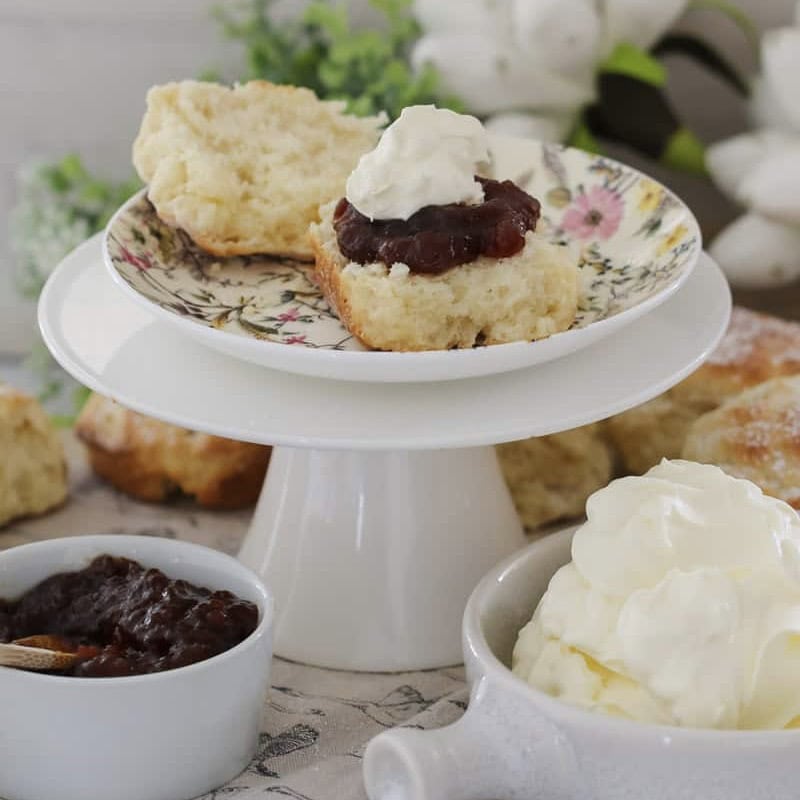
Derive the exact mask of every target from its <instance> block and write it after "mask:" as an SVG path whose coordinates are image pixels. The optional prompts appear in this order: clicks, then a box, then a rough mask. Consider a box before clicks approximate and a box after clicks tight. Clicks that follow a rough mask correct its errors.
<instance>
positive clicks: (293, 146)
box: [133, 81, 383, 259]
mask: <svg viewBox="0 0 800 800" xmlns="http://www.w3.org/2000/svg"><path fill="white" fill-rule="evenodd" d="M343 108H344V105H343V104H342V103H338V102H323V101H320V100H318V99H317V97H316V95H315V94H314V93H313V92H312V91H311V90H310V89H302V88H296V87H293V86H278V85H275V84H272V83H268V82H266V81H250V82H249V83H245V84H240V85H236V86H234V87H233V88H228V87H225V86H222V85H219V84H214V83H202V82H198V81H183V82H180V83H169V84H166V85H164V86H155V87H153V88H152V89H150V91H149V92H148V94H147V111H146V113H145V116H144V119H143V121H142V125H141V129H140V131H139V135H138V136H137V138H136V141H135V142H134V145H133V163H134V166H135V167H136V169H137V171H138V173H139V175H140V177H141V178H142V180H143V181H145V182H146V183H147V184H148V197H149V199H150V201H151V202H152V203H153V205H154V206H155V209H156V212H157V213H158V216H159V217H161V219H163V220H164V221H165V222H166V223H167V224H169V225H172V226H174V227H177V228H182V229H183V230H185V231H186V232H187V233H188V234H189V236H190V237H191V238H192V239H193V240H194V241H195V242H197V244H199V245H200V246H201V247H202V248H203V249H205V250H207V251H209V252H211V253H214V254H216V255H219V256H232V255H242V254H247V253H271V254H278V255H287V256H293V257H295V258H301V259H310V258H311V256H312V253H311V248H310V246H309V244H308V241H307V238H306V234H307V231H308V226H309V224H310V223H311V222H313V221H315V220H316V219H317V211H318V208H319V206H320V205H321V204H322V203H326V202H328V201H329V200H332V199H334V198H335V197H339V196H341V194H342V193H343V191H344V185H345V180H346V178H347V176H348V174H349V173H350V171H351V170H352V169H353V167H354V166H355V165H356V162H357V161H358V159H359V157H360V156H361V155H362V154H363V153H365V152H366V151H368V150H370V149H371V148H372V147H373V146H374V145H375V142H376V141H377V140H378V136H379V126H380V125H381V124H382V122H383V119H382V118H379V117H368V118H359V117H355V116H352V115H349V114H345V113H344V111H343Z"/></svg>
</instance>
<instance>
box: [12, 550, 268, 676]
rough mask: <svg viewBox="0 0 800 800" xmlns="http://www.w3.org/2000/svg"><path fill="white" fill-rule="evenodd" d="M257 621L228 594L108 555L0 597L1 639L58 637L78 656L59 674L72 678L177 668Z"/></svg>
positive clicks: (248, 606)
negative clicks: (19, 593)
mask: <svg viewBox="0 0 800 800" xmlns="http://www.w3.org/2000/svg"><path fill="white" fill-rule="evenodd" d="M257 624H258V609H257V608H256V606H255V605H254V604H253V603H250V602H248V601H246V600H241V599H240V598H238V597H236V595H234V594H231V593H230V592H226V591H211V590H210V589H204V588H202V587H200V586H194V585H192V584H191V583H188V582H187V581H182V580H172V579H171V578H168V577H167V576H166V575H164V573H163V572H161V571H160V570H157V569H147V568H145V567H143V566H142V565H141V564H139V563H137V562H136V561H131V560H129V559H127V558H117V557H114V556H108V555H103V556H98V557H97V558H95V559H94V561H92V563H91V564H89V566H88V567H86V568H85V569H82V570H80V571H78V572H63V573H59V574H57V575H52V576H51V577H49V578H47V579H46V580H44V581H42V582H41V583H40V584H38V585H37V586H35V587H34V588H33V589H30V590H29V591H28V592H26V593H25V594H24V595H22V596H21V597H20V598H19V599H17V600H13V601H9V600H2V599H0V641H2V642H10V641H11V640H13V639H21V638H24V637H26V636H33V635H36V634H51V635H54V636H57V637H59V638H60V639H62V640H63V642H64V649H67V650H68V651H69V652H76V653H77V654H78V656H79V658H80V659H82V660H80V661H78V663H77V664H76V665H75V666H73V667H71V668H70V669H68V670H65V671H64V672H61V673H59V674H63V675H74V676H78V677H93V678H111V677H119V676H123V675H141V674H145V673H148V672H162V671H164V670H168V669H175V668H176V667H183V666H186V665H187V664H193V663H195V662H197V661H203V660H205V659H207V658H211V657H212V656H215V655H217V654H218V653H222V652H224V651H225V650H229V649H230V648H231V647H234V646H235V645H237V644H238V643H239V642H241V641H242V640H243V639H245V638H246V637H247V636H249V635H250V634H251V633H252V632H253V631H254V630H255V628H256V626H257Z"/></svg>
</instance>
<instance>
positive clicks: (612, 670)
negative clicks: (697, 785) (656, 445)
mask: <svg viewBox="0 0 800 800" xmlns="http://www.w3.org/2000/svg"><path fill="white" fill-rule="evenodd" d="M586 511H587V522H586V523H585V524H584V525H583V526H582V527H581V528H580V529H579V530H578V531H577V532H576V534H575V538H574V540H573V543H572V561H571V562H570V563H569V564H567V565H566V566H564V567H562V568H561V569H560V570H559V571H558V572H557V573H556V574H555V575H554V576H553V578H552V580H551V582H550V585H549V587H548V589H547V592H546V593H545V595H544V596H543V597H542V600H541V602H540V604H539V606H538V608H537V609H536V612H535V614H534V616H533V619H532V620H531V621H530V622H529V623H528V624H527V625H526V626H525V627H524V628H523V629H522V630H521V631H520V634H519V638H518V640H517V644H516V646H515V649H514V655H513V669H514V672H515V673H516V674H517V675H518V676H520V677H521V678H523V679H524V680H526V681H527V682H528V683H530V684H531V685H532V686H535V687H537V688H539V689H541V690H543V691H545V692H547V693H549V694H551V695H553V696H556V697H559V698H561V699H562V700H565V701H567V702H570V703H573V704H575V705H579V706H583V707H584V708H588V709H594V710H599V711H603V712H607V713H609V714H615V715H618V716H623V717H628V718H631V719H635V720H639V721H644V722H654V723H661V724H668V725H681V726H687V727H703V728H743V729H752V728H784V727H796V726H800V517H798V515H797V513H796V512H795V511H794V510H793V509H792V508H791V507H790V506H788V505H787V504H785V503H783V502H782V501H780V500H775V499H773V498H770V497H766V496H765V495H764V494H763V493H762V491H761V490H760V489H759V488H758V487H757V486H756V485H755V484H753V483H750V481H746V480H739V479H736V478H732V477H730V476H728V475H726V474H725V473H724V472H722V470H720V469H718V468H717V467H713V466H708V465H701V464H695V463H692V462H688V461H662V462H661V464H659V465H658V466H656V467H653V469H651V470H650V471H649V472H647V473H646V474H645V475H643V476H641V477H629V478H622V479H620V480H616V481H613V482H612V483H611V484H609V485H608V486H607V487H606V488H605V489H601V490H600V491H598V492H596V493H595V494H594V495H592V497H590V498H589V501H588V503H587V508H586Z"/></svg>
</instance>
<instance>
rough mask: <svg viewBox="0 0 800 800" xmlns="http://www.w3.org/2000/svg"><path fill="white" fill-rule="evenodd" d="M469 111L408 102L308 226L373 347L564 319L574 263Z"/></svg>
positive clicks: (522, 334)
mask: <svg viewBox="0 0 800 800" xmlns="http://www.w3.org/2000/svg"><path fill="white" fill-rule="evenodd" d="M489 166H490V165H489V149H488V141H487V137H486V133H485V131H484V129H483V126H482V125H481V123H480V122H479V121H478V120H477V119H476V118H474V117H470V116H467V115H462V114H456V113H454V112H452V111H447V110H444V109H437V108H435V107H433V106H412V107H409V108H406V109H405V110H404V111H403V113H402V115H401V116H400V118H399V119H398V120H397V121H396V122H395V123H394V124H393V125H391V126H390V127H389V128H388V129H387V130H386V131H385V132H384V135H383V137H382V138H381V141H380V143H379V144H378V146H377V147H376V148H375V149H374V150H373V151H371V152H370V153H367V154H366V155H365V156H363V157H362V158H361V160H360V161H359V164H358V166H357V168H356V169H355V170H354V171H353V173H352V174H351V175H350V177H349V178H348V181H347V187H346V189H347V191H346V197H344V198H341V199H339V200H338V202H331V203H329V204H327V205H326V206H324V207H323V208H322V209H321V211H320V217H321V221H320V222H319V223H318V224H314V225H312V226H311V229H310V237H311V243H312V246H313V248H314V257H315V265H316V266H315V272H316V276H317V279H318V281H319V283H320V286H321V287H322V289H323V291H324V293H325V296H326V298H327V299H328V302H329V303H330V304H331V305H332V306H333V307H334V308H335V309H336V311H337V313H338V315H339V317H340V319H341V320H342V322H343V324H344V325H345V326H346V327H347V329H348V330H349V331H350V332H351V333H353V334H354V335H355V336H357V337H358V338H359V339H360V340H361V341H362V342H363V343H364V344H366V345H367V346H368V347H371V348H374V349H378V350H403V351H419V350H444V349H449V348H454V347H473V346H475V345H476V344H503V343H508V342H516V341H532V340H534V339H541V338H544V337H546V336H549V335H551V334H553V333H557V332H559V331H563V330H566V329H567V328H569V327H570V325H571V324H572V322H573V320H574V318H575V314H576V311H577V302H578V268H577V263H576V260H575V259H574V257H573V256H572V255H571V253H570V252H569V251H568V249H567V248H566V247H560V246H558V245H554V244H551V243H550V242H548V241H547V240H546V239H545V238H544V237H542V236H541V235H540V234H538V233H537V232H536V230H535V228H536V223H537V220H538V218H539V203H538V202H537V201H536V200H535V199H534V198H532V197H530V196H529V195H528V194H527V193H526V192H524V191H523V190H522V189H520V188H519V187H518V186H516V185H515V184H513V183H512V182H510V181H502V182H501V181H495V180H492V179H490V178H485V177H482V174H485V173H486V172H487V171H489Z"/></svg>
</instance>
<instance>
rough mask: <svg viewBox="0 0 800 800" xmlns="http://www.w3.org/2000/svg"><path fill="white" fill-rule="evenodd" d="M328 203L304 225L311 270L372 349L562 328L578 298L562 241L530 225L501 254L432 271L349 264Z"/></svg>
mask: <svg viewBox="0 0 800 800" xmlns="http://www.w3.org/2000/svg"><path fill="white" fill-rule="evenodd" d="M334 208H335V203H330V204H328V205H327V206H326V207H324V208H323V209H321V216H322V220H321V222H320V223H319V224H317V225H312V226H311V243H312V245H313V248H314V256H315V264H316V266H315V273H316V276H317V279H318V280H319V283H320V286H321V287H322V290H323V292H324V293H325V297H326V298H327V300H328V302H329V303H330V304H331V305H332V306H333V307H334V309H335V310H336V312H337V314H338V315H339V318H340V319H341V321H342V323H343V324H344V326H345V327H346V328H347V329H348V330H349V331H350V332H351V333H352V334H354V335H355V336H357V337H358V338H359V339H360V340H361V341H362V342H363V343H364V344H366V345H367V346H368V347H372V348H375V349H377V350H406V351H411V350H446V349H449V348H451V347H472V346H473V345H475V344H502V343H505V342H516V341H532V340H534V339H541V338H544V337H545V336H549V335H550V334H552V333H557V332H559V331H563V330H566V329H567V328H569V326H570V325H571V324H572V322H573V320H574V319H575V313H576V311H577V305H578V268H577V264H576V263H575V260H574V259H573V258H572V257H571V256H570V253H569V251H568V248H566V247H559V246H557V245H553V244H550V243H549V242H547V241H546V240H544V239H543V238H542V237H541V236H538V235H536V234H535V233H533V232H532V231H528V233H527V234H526V235H525V246H524V248H523V249H522V250H521V251H520V252H519V253H516V254H515V255H513V256H510V257H508V258H501V259H494V258H488V257H486V256H481V257H479V258H478V259H477V260H475V261H472V262H469V263H467V264H460V265H458V266H456V267H453V268H451V269H448V270H447V271H445V272H442V273H440V274H436V275H424V274H415V273H413V272H411V271H410V270H409V269H408V267H407V266H406V265H404V264H394V265H392V266H391V267H388V266H386V265H385V264H382V263H373V264H356V263H353V262H348V260H347V258H345V257H344V255H342V253H341V251H340V250H339V246H338V243H337V239H336V232H335V230H334V227H333V212H334Z"/></svg>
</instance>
